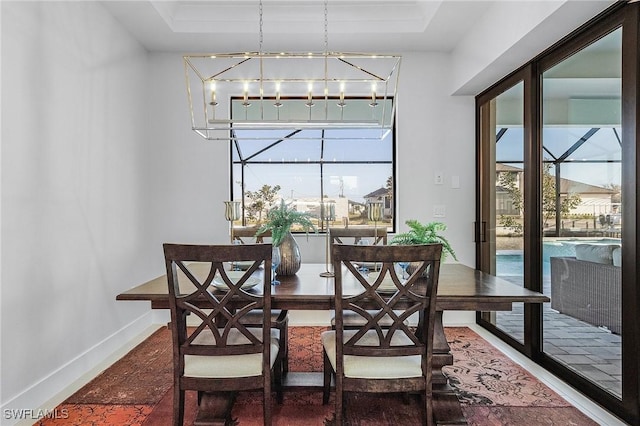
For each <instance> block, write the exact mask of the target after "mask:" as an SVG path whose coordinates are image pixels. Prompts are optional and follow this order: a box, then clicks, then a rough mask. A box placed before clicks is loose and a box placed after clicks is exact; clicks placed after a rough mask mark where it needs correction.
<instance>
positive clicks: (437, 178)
mask: <svg viewBox="0 0 640 426" xmlns="http://www.w3.org/2000/svg"><path fill="white" fill-rule="evenodd" d="M433 183H435V184H436V185H442V184H443V183H444V173H443V172H435V173H434V175H433Z"/></svg>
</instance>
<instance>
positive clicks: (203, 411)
mask: <svg viewBox="0 0 640 426" xmlns="http://www.w3.org/2000/svg"><path fill="white" fill-rule="evenodd" d="M235 399H236V397H235V393H233V392H198V415H197V417H196V420H195V422H194V423H193V424H194V426H230V425H235V424H237V422H235V421H234V420H233V419H232V418H231V409H232V408H233V403H234V402H235Z"/></svg>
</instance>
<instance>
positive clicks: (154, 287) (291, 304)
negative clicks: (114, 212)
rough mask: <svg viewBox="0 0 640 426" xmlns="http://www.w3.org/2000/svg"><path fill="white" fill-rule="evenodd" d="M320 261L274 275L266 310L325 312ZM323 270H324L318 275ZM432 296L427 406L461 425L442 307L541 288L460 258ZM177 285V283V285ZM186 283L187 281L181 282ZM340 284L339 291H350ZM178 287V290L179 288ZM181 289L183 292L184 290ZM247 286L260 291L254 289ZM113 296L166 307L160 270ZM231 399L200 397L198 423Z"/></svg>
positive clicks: (541, 298)
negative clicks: (448, 369)
mask: <svg viewBox="0 0 640 426" xmlns="http://www.w3.org/2000/svg"><path fill="white" fill-rule="evenodd" d="M326 269H327V268H326V265H325V264H315V263H303V264H302V265H301V267H300V270H299V271H298V272H297V273H296V274H295V275H289V276H278V280H279V281H280V284H279V285H274V286H272V289H271V307H272V309H286V310H290V311H294V310H315V311H318V310H320V311H329V310H332V309H334V279H333V277H324V276H321V275H320V274H321V273H323V272H326ZM323 275H326V274H323ZM438 281H439V283H438V293H437V300H436V310H437V312H436V321H435V324H434V340H433V379H432V380H433V407H434V423H435V424H442V425H444V424H446V425H464V424H467V422H466V420H465V417H464V415H463V413H462V408H461V406H460V402H459V401H458V398H457V396H456V394H455V391H454V389H453V388H452V387H451V386H450V384H449V382H448V379H447V376H446V375H445V373H444V372H443V371H442V367H445V366H448V365H453V363H454V360H453V355H452V353H451V349H450V347H449V344H448V343H447V339H446V336H445V334H444V324H443V312H444V311H482V312H492V311H510V310H511V309H512V306H513V303H525V304H529V303H531V304H538V303H546V302H549V301H550V299H549V298H548V297H547V296H545V295H544V294H542V293H538V292H535V291H532V290H528V289H526V288H524V287H522V286H519V285H516V284H513V283H510V282H508V281H506V280H504V279H501V278H499V277H496V276H494V275H491V274H487V273H484V272H482V271H479V270H477V269H474V268H471V267H469V266H466V265H463V264H460V263H442V264H441V266H440V274H439V280H438ZM181 285H182V284H181ZM185 285H186V286H191V285H192V284H190V283H189V284H187V283H185ZM355 289H356V286H355V284H354V286H353V287H351V286H349V285H346V286H344V288H343V293H345V294H349V292H350V291H351V290H353V291H356V290H355ZM181 290H182V289H181ZM188 290H189V289H188V288H185V292H186V291H188ZM251 291H260V290H258V289H257V288H256V289H252V290H251ZM116 300H123V301H124V300H127V301H148V302H150V303H151V308H152V309H169V289H168V284H167V277H166V275H161V276H158V277H156V278H154V279H152V280H150V281H148V282H146V283H143V284H140V285H138V286H135V287H133V288H131V289H129V290H127V291H124V292H122V293H120V294H118V295H117V296H116ZM321 386H322V373H321V372H318V373H296V372H289V373H288V374H287V376H286V378H285V382H284V387H285V389H291V390H292V391H295V389H299V388H306V387H312V388H313V387H318V388H320V387H321ZM232 405H233V402H229V399H228V398H227V399H226V400H225V398H220V395H211V396H210V397H209V398H205V397H203V398H202V401H201V403H200V407H199V413H198V416H199V422H198V424H206V425H224V424H226V422H227V421H228V420H230V419H231V417H230V412H231V408H232Z"/></svg>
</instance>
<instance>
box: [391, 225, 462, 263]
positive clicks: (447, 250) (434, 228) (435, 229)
mask: <svg viewBox="0 0 640 426" xmlns="http://www.w3.org/2000/svg"><path fill="white" fill-rule="evenodd" d="M405 223H406V224H407V226H409V231H407V232H403V233H400V234H396V236H395V237H393V238H392V239H391V241H390V243H391V244H397V245H417V244H437V243H440V244H442V260H444V259H445V258H446V256H447V255H448V254H449V255H451V256H452V257H453V258H454V259H455V260H458V258H457V257H456V252H455V251H454V250H453V248H452V247H451V244H449V241H448V240H447V239H446V238H445V237H444V236H442V235H441V234H440V231H445V230H446V229H447V225H445V224H444V223H442V222H429V223H426V224H423V223H420V222H418V221H417V220H415V219H409V220H407V221H406V222H405Z"/></svg>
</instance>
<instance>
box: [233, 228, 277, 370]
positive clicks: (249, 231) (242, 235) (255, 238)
mask: <svg viewBox="0 0 640 426" xmlns="http://www.w3.org/2000/svg"><path fill="white" fill-rule="evenodd" d="M257 231H258V227H256V226H242V227H237V228H234V229H233V241H234V242H236V241H238V242H240V243H241V244H247V242H255V243H258V244H262V243H264V239H265V238H271V231H265V232H261V233H260V234H256V232H257ZM242 322H243V324H245V325H248V326H252V327H253V326H258V327H259V326H260V325H261V324H262V312H260V310H255V311H253V312H249V313H248V314H247V315H246V316H245V317H244V318H243V319H242ZM271 327H273V328H277V329H278V331H279V332H280V343H281V347H280V350H281V351H282V352H283V353H282V373H283V374H284V375H286V374H287V373H288V372H289V312H288V311H287V310H285V309H283V310H279V309H275V310H272V311H271Z"/></svg>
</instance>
